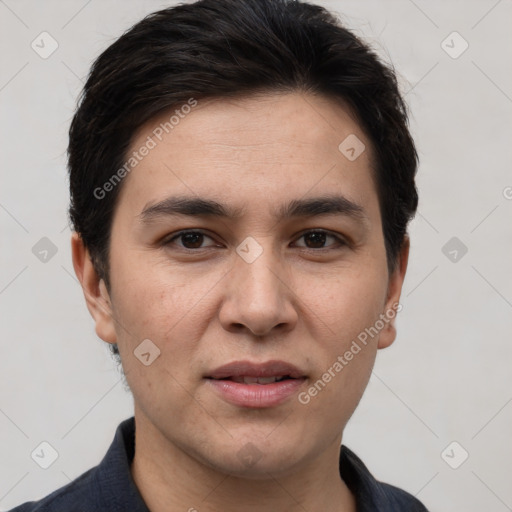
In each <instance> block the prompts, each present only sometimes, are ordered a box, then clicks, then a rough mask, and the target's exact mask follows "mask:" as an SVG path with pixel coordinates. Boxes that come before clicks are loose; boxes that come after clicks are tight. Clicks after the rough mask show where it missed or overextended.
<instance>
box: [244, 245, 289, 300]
mask: <svg viewBox="0 0 512 512" xmlns="http://www.w3.org/2000/svg"><path fill="white" fill-rule="evenodd" d="M267 242H268V243H266V244H265V241H264V240H261V239H260V241H256V240H255V239H254V238H252V237H247V238H246V239H245V240H244V241H243V242H242V243H241V244H240V245H239V246H238V248H237V254H238V256H239V258H238V259H237V261H236V263H235V269H234V270H235V276H234V279H235V280H236V281H237V286H236V288H237V289H238V290H240V291H242V296H243V295H244V294H243V290H245V292H246V293H245V295H246V296H247V298H251V299H252V302H257V301H260V300H262V301H263V302H265V301H267V302H270V301H275V300H276V299H278V297H279V296H280V294H281V293H282V290H281V287H282V283H281V282H280V280H279V279H278V275H279V271H280V267H281V266H280V264H279V259H278V258H277V257H276V255H275V254H274V250H273V247H272V245H271V240H270V239H267Z"/></svg>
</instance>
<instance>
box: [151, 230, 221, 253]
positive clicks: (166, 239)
mask: <svg viewBox="0 0 512 512" xmlns="http://www.w3.org/2000/svg"><path fill="white" fill-rule="evenodd" d="M187 233H199V234H201V235H203V236H205V237H208V238H210V239H211V240H213V241H215V239H214V237H213V236H211V235H209V234H208V233H207V232H206V231H204V230H203V229H199V228H196V229H183V230H181V231H177V232H175V233H172V234H171V235H169V236H166V237H164V238H163V239H162V242H161V243H162V245H170V244H171V242H174V241H175V240H176V239H177V238H180V236H182V235H186V234H187ZM178 247H179V246H178ZM209 247H211V246H209ZM180 249H183V250H185V251H199V250H201V249H207V247H201V248H199V249H189V248H188V247H180Z"/></svg>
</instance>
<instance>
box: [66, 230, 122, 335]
mask: <svg viewBox="0 0 512 512" xmlns="http://www.w3.org/2000/svg"><path fill="white" fill-rule="evenodd" d="M71 253H72V257H73V267H74V269H75V274H76V276H77V278H78V280H79V281H80V284H81V285H82V290H83V292H84V296H85V302H86V303H87V309H88V310H89V313H90V314H91V316H92V318H93V319H94V322H95V324H96V334H97V335H98V336H99V337H100V338H101V339H102V340H103V341H106V342H107V343H117V335H116V331H115V323H114V319H113V317H112V304H111V301H110V296H109V293H108V291H107V287H106V286H105V282H104V281H103V279H100V278H99V276H98V274H97V272H96V270H95V269H94V266H93V264H92V260H91V256H90V253H89V251H88V249H86V247H85V245H84V243H83V240H82V239H81V238H80V235H79V234H78V233H75V232H74V233H73V234H72V236H71Z"/></svg>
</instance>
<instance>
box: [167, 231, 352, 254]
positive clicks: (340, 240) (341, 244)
mask: <svg viewBox="0 0 512 512" xmlns="http://www.w3.org/2000/svg"><path fill="white" fill-rule="evenodd" d="M312 233H320V234H324V235H326V236H327V237H331V238H334V239H335V240H336V244H333V245H334V247H332V246H328V247H320V248H311V247H301V249H304V250H307V251H314V252H322V251H330V250H333V249H336V248H338V249H340V248H342V247H345V246H347V245H349V244H348V243H347V241H346V240H345V239H343V238H342V237H340V236H339V235H335V234H334V233H331V232H330V231H326V230H324V229H309V230H307V231H304V232H303V233H302V234H301V235H300V236H299V237H298V239H297V240H299V239H300V238H303V237H304V236H306V235H309V234H312ZM187 234H200V235H203V236H205V237H208V238H210V239H212V240H213V237H211V236H210V235H208V234H207V233H205V232H204V231H202V230H198V229H193V230H185V231H180V232H178V233H176V234H174V235H172V236H171V238H166V239H164V240H163V242H162V245H164V246H169V245H172V243H173V242H174V241H175V240H177V239H179V238H180V237H182V236H184V235H187ZM209 248H210V247H199V248H196V249H190V248H189V247H180V248H179V249H180V250H183V251H186V252H199V251H201V250H205V249H209Z"/></svg>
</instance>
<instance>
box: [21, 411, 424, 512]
mask: <svg viewBox="0 0 512 512" xmlns="http://www.w3.org/2000/svg"><path fill="white" fill-rule="evenodd" d="M134 453H135V418H134V417H133V416H132V417H131V418H128V419H127V420H125V421H123V422H122V423H121V424H120V425H119V426H118V427H117V430H116V434H115V437H114V441H113V442H112V444H111V445H110V448H109V449H108V451H107V453H106V455H105V457H104V458H103V460H102V461H101V462H100V464H99V465H98V466H96V467H94V468H92V469H90V470H88V471H86V472H85V473H83V474H82V475H81V476H79V477H78V478H76V479H75V480H73V481H72V482H70V483H69V484H67V485H65V486H64V487H61V488H60V489H58V490H56V491H54V492H53V493H51V494H49V495H48V496H46V498H43V499H41V500H39V501H31V502H27V503H24V504H22V505H19V506H18V507H16V508H14V509H12V510H11V512H150V511H149V509H148V507H147V506H146V504H145V503H144V500H143V499H142V496H141V495H140V493H139V491H138V489H137V487H136V485H135V482H134V480H133V478H132V475H131V472H130V465H131V463H132V460H133V456H134ZM340 474H341V477H342V478H343V480H344V481H345V483H346V484H347V485H348V487H349V488H350V490H351V491H352V493H353V494H354V496H355V498H356V503H357V512H375V511H379V512H402V511H403V512H428V511H427V509H426V508H425V507H424V506H423V505H422V504H421V503H420V502H419V501H418V500H417V499H416V498H414V497H413V496H411V495H410V494H408V493H406V492H405V491H402V490H401V489H398V488H396V487H393V486H391V485H388V484H383V483H381V482H378V481H377V480H375V478H373V476H372V475H371V473H370V472H369V471H368V469H367V468H366V466H365V465H364V464H363V463H362V462H361V460H360V459H359V458H358V457H357V456H356V455H355V454H354V453H353V452H351V451H350V450H349V449H348V448H347V447H346V446H342V447H341V452H340Z"/></svg>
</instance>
